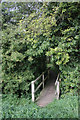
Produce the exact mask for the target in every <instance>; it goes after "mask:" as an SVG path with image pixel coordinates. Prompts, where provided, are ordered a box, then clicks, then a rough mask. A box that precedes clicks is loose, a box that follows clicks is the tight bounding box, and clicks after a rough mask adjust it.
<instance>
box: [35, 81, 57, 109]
mask: <svg viewBox="0 0 80 120" xmlns="http://www.w3.org/2000/svg"><path fill="white" fill-rule="evenodd" d="M54 83H55V80H54V79H51V80H48V82H47V84H46V86H45V88H44V89H43V90H42V92H41V94H40V96H39V98H38V100H37V105H38V106H40V107H45V106H46V105H47V104H49V103H50V102H52V101H53V100H54V98H56V96H55V85H54Z"/></svg>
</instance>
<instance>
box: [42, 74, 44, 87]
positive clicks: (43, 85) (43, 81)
mask: <svg viewBox="0 0 80 120" xmlns="http://www.w3.org/2000/svg"><path fill="white" fill-rule="evenodd" d="M42 80H43V89H44V74H43V75H42Z"/></svg>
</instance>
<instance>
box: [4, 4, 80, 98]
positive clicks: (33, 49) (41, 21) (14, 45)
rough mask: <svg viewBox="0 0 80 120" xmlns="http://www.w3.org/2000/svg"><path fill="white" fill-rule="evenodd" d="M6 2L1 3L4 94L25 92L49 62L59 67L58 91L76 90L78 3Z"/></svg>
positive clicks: (79, 38)
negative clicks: (59, 82)
mask: <svg viewBox="0 0 80 120" xmlns="http://www.w3.org/2000/svg"><path fill="white" fill-rule="evenodd" d="M9 4H10V5H8V3H3V5H2V19H3V23H2V29H3V34H2V39H3V41H2V48H3V51H2V54H3V62H2V71H3V73H4V75H3V80H2V88H3V93H13V94H19V96H21V95H22V94H28V93H29V92H30V82H31V81H32V80H34V79H35V78H36V77H38V76H39V75H40V74H41V73H42V72H43V71H44V70H45V69H46V68H47V66H48V67H49V65H50V66H51V67H53V68H55V67H54V66H58V69H59V70H58V71H60V78H61V86H60V87H61V94H68V93H69V92H71V93H72V94H75V93H77V92H76V91H77V90H78V81H79V78H80V75H79V72H80V65H79V62H80V59H79V57H80V14H79V13H80V2H77V3H43V4H40V3H39V4H38V3H34V4H32V3H31V4H30V3H29V4H28V3H27V4H26V6H27V8H25V4H18V3H17V4H13V3H9ZM36 6H38V7H37V8H36ZM22 8H23V9H24V10H22ZM13 9H14V10H13ZM33 9H34V10H33ZM32 10H33V11H32ZM24 11H25V12H24ZM7 15H8V18H7ZM18 15H20V17H19V16H18ZM19 18H20V19H19ZM49 57H50V61H49V64H48V65H47V58H49ZM51 64H52V65H51ZM54 71H55V69H54ZM63 96H64V95H63Z"/></svg>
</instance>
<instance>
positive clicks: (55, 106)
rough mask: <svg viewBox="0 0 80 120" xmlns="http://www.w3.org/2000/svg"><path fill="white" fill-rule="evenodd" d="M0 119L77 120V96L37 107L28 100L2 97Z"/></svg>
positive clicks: (9, 96)
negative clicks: (46, 119)
mask: <svg viewBox="0 0 80 120" xmlns="http://www.w3.org/2000/svg"><path fill="white" fill-rule="evenodd" d="M2 106H3V107H2V118H78V96H66V97H65V98H62V99H60V100H56V99H55V100H54V101H53V102H52V103H50V104H48V105H47V106H46V107H43V108H41V107H39V106H37V105H36V104H35V103H33V102H31V100H30V99H26V98H17V97H16V96H11V95H8V96H7V97H6V96H3V105H2Z"/></svg>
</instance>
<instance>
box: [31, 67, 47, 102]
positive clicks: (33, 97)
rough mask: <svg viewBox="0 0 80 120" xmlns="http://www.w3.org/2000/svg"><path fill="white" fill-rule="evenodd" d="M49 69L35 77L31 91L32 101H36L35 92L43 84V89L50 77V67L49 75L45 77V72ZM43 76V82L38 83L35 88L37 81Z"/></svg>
mask: <svg viewBox="0 0 80 120" xmlns="http://www.w3.org/2000/svg"><path fill="white" fill-rule="evenodd" d="M46 72H47V71H45V72H43V73H42V74H41V75H40V76H39V77H38V78H37V79H35V80H34V81H32V82H31V93H32V101H33V102H34V101H35V92H36V91H37V90H38V89H39V88H40V87H41V85H42V84H43V89H44V82H45V80H46V79H47V78H49V77H48V76H49V69H48V75H47V76H46V77H45V78H44V74H45V73H46ZM41 77H42V82H41V83H40V84H39V85H38V87H37V88H36V90H35V82H36V81H37V80H39V79H40V78H41Z"/></svg>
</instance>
